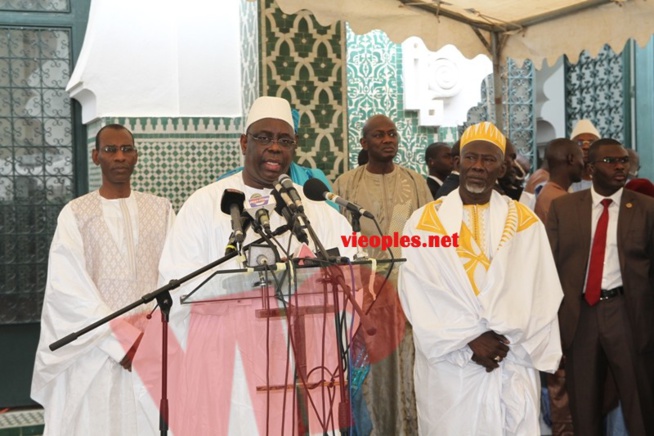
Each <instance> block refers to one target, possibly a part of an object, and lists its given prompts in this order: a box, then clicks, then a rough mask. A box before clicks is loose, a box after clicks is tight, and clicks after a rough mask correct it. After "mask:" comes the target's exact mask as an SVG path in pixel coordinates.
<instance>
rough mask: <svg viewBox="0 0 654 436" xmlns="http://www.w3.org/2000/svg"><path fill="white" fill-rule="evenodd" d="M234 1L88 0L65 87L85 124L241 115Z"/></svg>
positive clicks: (239, 51)
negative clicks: (77, 54)
mask: <svg viewBox="0 0 654 436" xmlns="http://www.w3.org/2000/svg"><path fill="white" fill-rule="evenodd" d="M240 20H241V17H240V13H239V2H238V1H233V0H232V1H215V0H185V1H184V2H180V1H174V0H93V1H92V3H91V11H90V16H89V24H88V27H87V32H86V36H85V39H84V45H83V47H82V52H81V54H80V58H79V61H78V63H77V65H76V67H75V70H74V71H73V74H72V76H71V79H70V82H69V83H68V86H67V90H68V91H69V93H70V95H71V97H72V98H75V99H77V100H79V101H80V103H81V104H82V121H83V122H84V123H88V122H90V121H92V120H94V119H96V118H99V117H109V116H121V117H123V116H124V117H163V116H171V117H187V116H207V117H239V116H241V115H242V113H243V108H242V101H241V50H240V48H241V42H240Z"/></svg>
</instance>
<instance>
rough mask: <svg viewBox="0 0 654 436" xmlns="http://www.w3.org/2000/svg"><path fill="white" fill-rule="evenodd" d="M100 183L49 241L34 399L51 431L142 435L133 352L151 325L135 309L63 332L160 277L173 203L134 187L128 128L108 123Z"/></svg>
mask: <svg viewBox="0 0 654 436" xmlns="http://www.w3.org/2000/svg"><path fill="white" fill-rule="evenodd" d="M93 157H94V161H95V162H96V164H99V165H101V166H102V171H103V185H102V187H101V188H100V190H98V191H94V192H91V193H89V194H87V195H84V196H82V197H80V198H77V199H75V200H73V201H71V202H69V203H68V204H67V205H66V206H65V207H64V208H63V210H62V211H61V213H60V215H59V218H58V221H57V230H56V232H55V235H54V238H53V240H52V245H51V248H50V257H49V263H48V279H47V283H46V290H45V299H44V303H43V313H42V320H41V337H40V340H39V346H38V350H37V356H36V363H35V368H34V376H33V379H32V398H34V399H35V400H36V401H38V402H39V403H41V404H42V405H43V407H44V409H45V434H46V435H62V436H63V435H65V436H72V435H91V434H92V435H118V434H121V435H122V434H125V435H126V434H139V431H138V427H137V415H136V410H137V409H136V399H135V395H134V390H133V380H132V379H133V374H132V372H130V370H129V369H130V368H129V367H130V365H131V362H130V358H131V356H130V357H129V358H128V357H127V356H126V355H129V354H130V353H128V350H130V349H131V351H132V354H133V352H135V351H136V346H138V340H139V339H140V336H141V335H142V332H143V330H144V328H145V323H146V322H147V321H146V319H145V316H144V315H145V314H144V313H143V311H144V310H146V309H147V308H145V307H142V308H140V309H135V310H134V311H132V312H130V313H128V314H127V315H125V316H123V317H120V318H117V319H116V320H114V321H112V323H111V324H110V325H109V324H105V325H103V326H101V327H99V328H97V329H95V330H93V331H91V332H89V333H87V334H85V335H83V336H81V337H80V338H78V339H77V340H75V341H73V342H71V343H69V344H68V345H66V346H64V347H62V348H60V349H58V350H55V351H50V349H49V348H48V346H49V345H50V344H51V343H52V342H54V341H56V340H58V339H61V338H63V337H64V336H66V335H68V334H70V333H73V332H76V331H79V330H81V329H82V328H83V327H86V326H88V325H89V324H91V323H93V322H95V321H98V320H99V319H101V318H103V317H105V316H107V315H109V314H111V313H112V312H114V311H116V310H118V309H121V308H122V307H124V306H126V305H128V304H129V303H133V302H134V301H136V300H137V299H138V298H140V297H141V296H142V295H144V294H146V293H148V292H151V291H153V290H154V289H155V288H156V285H157V278H158V274H157V272H158V270H157V266H158V259H159V256H160V254H161V251H162V249H163V245H164V241H165V237H166V232H167V230H168V228H169V227H170V226H171V225H172V222H173V220H174V213H173V211H172V208H171V205H170V202H169V201H168V200H166V199H164V198H160V197H156V196H154V195H150V194H144V193H140V192H135V191H131V190H130V188H129V176H130V175H131V172H132V170H133V167H134V165H135V164H136V159H137V157H136V151H135V149H134V146H133V138H132V135H131V133H130V132H129V131H128V130H127V129H125V128H124V127H122V126H118V125H109V126H106V127H104V128H103V129H102V130H101V131H100V132H99V133H98V139H97V142H96V149H95V150H94V153H93Z"/></svg>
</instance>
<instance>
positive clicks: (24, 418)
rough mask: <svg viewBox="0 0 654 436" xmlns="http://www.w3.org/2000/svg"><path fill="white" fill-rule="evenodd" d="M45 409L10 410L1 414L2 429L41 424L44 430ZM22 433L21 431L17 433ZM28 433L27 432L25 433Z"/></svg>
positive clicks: (0, 428) (0, 423) (0, 424)
mask: <svg viewBox="0 0 654 436" xmlns="http://www.w3.org/2000/svg"><path fill="white" fill-rule="evenodd" d="M43 423H44V419H43V410H42V409H33V410H17V411H9V412H6V413H3V414H1V415H0V430H2V429H9V428H20V427H31V426H41V432H42V431H43ZM16 434H20V433H16ZM23 434H27V433H23ZM29 434H42V433H29Z"/></svg>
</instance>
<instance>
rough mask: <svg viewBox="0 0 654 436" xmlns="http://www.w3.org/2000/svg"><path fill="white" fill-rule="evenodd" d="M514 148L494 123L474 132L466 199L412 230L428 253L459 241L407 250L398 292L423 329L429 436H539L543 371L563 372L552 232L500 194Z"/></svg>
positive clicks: (420, 379)
mask: <svg viewBox="0 0 654 436" xmlns="http://www.w3.org/2000/svg"><path fill="white" fill-rule="evenodd" d="M504 145H505V138H504V136H503V135H502V134H501V132H500V131H499V130H498V129H497V128H496V127H495V126H493V125H492V124H490V123H480V124H477V125H474V126H471V127H469V128H468V129H467V130H466V132H464V134H463V135H462V137H461V160H460V173H461V174H460V175H461V183H460V185H459V189H458V190H455V191H453V192H452V193H451V194H449V195H448V196H446V197H443V198H441V199H439V200H437V201H435V202H433V203H430V204H428V205H427V206H425V207H424V208H422V209H419V210H417V211H416V212H415V213H414V214H413V215H412V217H411V218H410V219H409V221H408V222H407V224H406V226H405V228H404V234H405V235H408V236H409V237H420V238H421V240H422V241H423V242H425V241H426V240H427V239H428V238H429V237H430V236H431V237H434V236H441V237H442V236H445V235H449V236H450V237H452V240H454V235H455V234H456V236H457V238H456V242H457V243H456V245H457V246H456V247H455V246H451V247H440V248H424V247H412V248H406V249H403V250H402V255H403V256H404V257H405V258H406V259H407V262H406V263H405V264H404V265H403V266H402V267H401V269H400V289H399V290H400V297H401V302H402V307H403V309H404V311H405V313H406V315H407V318H408V319H409V321H410V322H411V323H412V324H413V332H414V333H413V335H414V341H415V346H416V365H415V371H414V376H415V387H416V397H417V406H418V424H419V431H420V434H422V435H439V436H440V435H480V434H484V435H535V434H539V431H540V430H539V411H540V408H539V405H540V383H539V375H538V371H547V372H553V371H554V370H555V369H556V368H557V367H558V363H559V360H560V357H561V346H560V339H559V328H558V321H557V310H558V307H559V304H560V301H561V298H562V291H561V286H560V284H559V280H558V276H557V273H556V269H555V266H554V262H553V260H552V254H551V249H550V247H549V243H548V240H547V236H546V234H545V229H544V228H543V225H542V223H541V222H540V221H539V220H538V218H537V217H536V216H535V215H534V214H533V212H531V211H530V210H529V209H528V208H527V207H525V206H524V205H522V204H521V203H519V202H517V201H514V200H511V199H509V198H508V197H505V196H501V195H499V194H498V193H497V192H494V191H493V185H494V184H495V180H496V179H497V177H499V176H500V175H501V174H502V172H503V171H504V164H503V152H504ZM453 245H454V244H453ZM524 265H537V267H534V268H525V267H523V266H524Z"/></svg>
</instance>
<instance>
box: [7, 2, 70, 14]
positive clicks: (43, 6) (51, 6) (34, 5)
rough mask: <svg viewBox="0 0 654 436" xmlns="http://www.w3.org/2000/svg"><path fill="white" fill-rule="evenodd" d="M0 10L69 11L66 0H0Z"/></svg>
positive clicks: (68, 4)
mask: <svg viewBox="0 0 654 436" xmlns="http://www.w3.org/2000/svg"><path fill="white" fill-rule="evenodd" d="M0 10H4V11H20V12H69V11H70V2H69V1H68V0H0Z"/></svg>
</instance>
